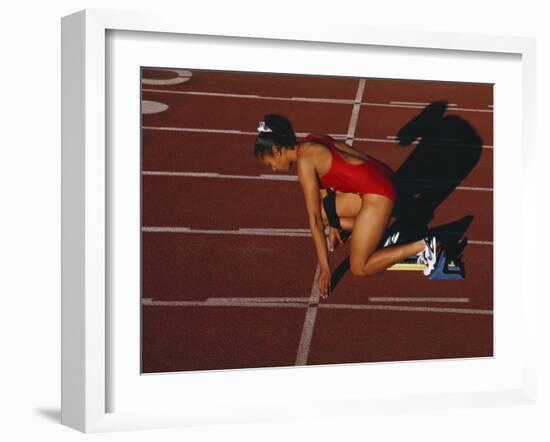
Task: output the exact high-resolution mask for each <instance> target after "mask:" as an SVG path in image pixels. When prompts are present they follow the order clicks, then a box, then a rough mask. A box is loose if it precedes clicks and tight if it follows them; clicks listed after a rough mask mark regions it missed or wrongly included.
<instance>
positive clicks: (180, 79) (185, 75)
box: [141, 69, 193, 86]
mask: <svg viewBox="0 0 550 442" xmlns="http://www.w3.org/2000/svg"><path fill="white" fill-rule="evenodd" d="M158 70H162V71H166V72H175V73H176V75H177V77H174V78H168V79H161V78H142V79H141V82H142V83H143V84H149V85H155V86H170V85H174V84H181V83H185V82H186V81H189V80H190V78H191V77H192V76H193V74H192V72H191V71H187V70H184V69H158Z"/></svg>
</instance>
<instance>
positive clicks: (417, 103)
mask: <svg viewBox="0 0 550 442" xmlns="http://www.w3.org/2000/svg"><path fill="white" fill-rule="evenodd" d="M390 104H405V105H409V104H410V105H414V106H429V105H430V104H432V103H419V102H416V101H390ZM446 104H447V106H453V107H456V106H457V105H456V104H455V103H446Z"/></svg>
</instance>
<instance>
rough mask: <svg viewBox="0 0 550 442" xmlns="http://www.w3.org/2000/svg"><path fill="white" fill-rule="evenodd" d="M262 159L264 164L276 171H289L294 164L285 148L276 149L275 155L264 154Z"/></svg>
mask: <svg viewBox="0 0 550 442" xmlns="http://www.w3.org/2000/svg"><path fill="white" fill-rule="evenodd" d="M260 161H261V162H262V163H263V164H264V166H266V167H269V168H270V169H271V170H273V171H275V172H277V171H289V170H290V168H291V165H292V163H291V162H290V161H289V159H288V158H287V155H286V152H285V149H274V150H273V155H264V156H263V158H262V159H261V160H260Z"/></svg>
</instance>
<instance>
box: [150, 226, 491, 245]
mask: <svg viewBox="0 0 550 442" xmlns="http://www.w3.org/2000/svg"><path fill="white" fill-rule="evenodd" d="M141 231H142V232H145V233H191V234H193V233H197V234H206V235H252V236H290V237H303V238H306V237H311V231H310V230H309V229H266V228H250V227H247V228H240V229H238V230H216V229H191V228H190V227H160V226H146V227H142V229H141ZM451 233H452V232H451ZM467 242H468V244H469V245H470V244H471V245H482V246H492V245H493V242H492V241H477V240H471V239H468V240H467Z"/></svg>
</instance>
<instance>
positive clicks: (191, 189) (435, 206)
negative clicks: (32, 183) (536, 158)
mask: <svg viewBox="0 0 550 442" xmlns="http://www.w3.org/2000/svg"><path fill="white" fill-rule="evenodd" d="M493 92H494V84H491V83H468V82H450V81H430V80H415V79H406V78H358V77H345V76H327V75H314V74H295V73H292V74H290V73H288V74H286V73H269V72H245V71H222V70H219V71H214V70H204V69H195V68H193V67H171V66H142V67H141V89H140V90H139V91H136V93H139V94H140V97H141V134H140V139H141V146H140V147H139V148H140V152H141V189H140V191H141V200H140V202H141V256H140V262H141V280H140V287H141V373H142V374H155V373H172V372H188V371H203V370H229V369H250V368H276V367H295V366H318V365H333V364H356V363H384V362H400V361H418V360H435V359H452V358H487V357H493V350H494V345H493V344H494V342H493V338H494V336H493V322H494V317H493V276H494V264H493V218H494V206H493V187H494V186H493V169H494V167H493V164H494V163H493V155H494V146H493V144H494V142H493V137H494V134H493V129H494V127H493V112H494V107H493V101H494V100H493Z"/></svg>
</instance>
